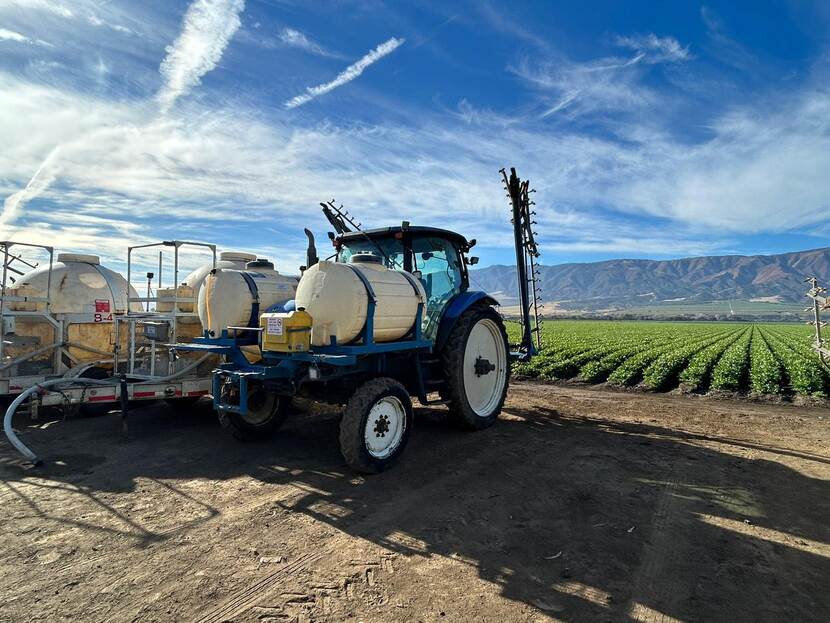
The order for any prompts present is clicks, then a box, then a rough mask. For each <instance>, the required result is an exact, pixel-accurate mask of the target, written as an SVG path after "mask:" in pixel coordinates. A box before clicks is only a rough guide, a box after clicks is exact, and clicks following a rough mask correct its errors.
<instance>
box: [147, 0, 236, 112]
mask: <svg viewBox="0 0 830 623" xmlns="http://www.w3.org/2000/svg"><path fill="white" fill-rule="evenodd" d="M244 8H245V2H244V0H194V1H193V2H192V3H191V4H190V6H189V7H188V9H187V13H186V14H185V16H184V22H183V24H182V31H181V34H180V35H179V37H178V38H177V39H176V41H175V42H174V43H173V44H172V45H171V46H168V48H167V57H166V58H165V59H164V61H163V62H162V64H161V68H160V71H161V74H162V76H163V77H164V79H165V83H164V85H163V86H162V88H161V90H160V91H159V92H158V94H157V96H156V98H157V99H158V101H159V104H160V105H161V110H162V112H165V113H166V112H167V111H169V110H170V108H172V106H173V104H175V102H176V100H177V99H178V98H179V97H181V96H182V95H185V94H186V93H188V92H189V91H190V90H191V89H192V88H193V87H195V86H196V85H198V84H199V82H200V81H201V78H202V76H204V75H205V74H206V73H208V72H209V71H211V70H212V69H214V68H215V67H216V65H217V64H218V63H219V60H220V59H221V58H222V54H223V53H224V51H225V48H226V47H227V45H228V43H229V42H230V40H231V38H232V37H233V35H234V34H235V33H236V31H237V30H238V29H239V26H240V24H241V22H240V19H239V14H240V13H241V12H242V11H243V9H244Z"/></svg>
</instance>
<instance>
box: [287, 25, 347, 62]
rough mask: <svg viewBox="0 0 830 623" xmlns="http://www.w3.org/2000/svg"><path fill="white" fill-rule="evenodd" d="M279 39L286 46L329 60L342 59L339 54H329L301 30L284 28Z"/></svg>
mask: <svg viewBox="0 0 830 623" xmlns="http://www.w3.org/2000/svg"><path fill="white" fill-rule="evenodd" d="M279 37H280V41H282V42H283V44H284V45H287V46H289V47H292V48H298V49H300V50H305V51H306V52H310V53H311V54H316V55H317V56H324V57H328V58H339V57H340V56H339V55H338V54H334V53H333V52H329V51H328V50H327V49H325V48H324V47H323V46H321V45H320V44H319V43H317V42H316V41H312V40H311V39H309V38H308V37H307V36H306V35H304V34H303V33H301V32H300V31H299V30H294V29H293V28H283V29H282V30H281V31H280V34H279Z"/></svg>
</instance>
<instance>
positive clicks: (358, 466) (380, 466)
mask: <svg viewBox="0 0 830 623" xmlns="http://www.w3.org/2000/svg"><path fill="white" fill-rule="evenodd" d="M401 410H402V412H401ZM412 422H413V417H412V400H411V399H410V397H409V393H408V392H407V391H406V389H405V388H404V386H403V385H401V384H400V383H398V381H396V380H394V379H390V378H386V377H380V378H376V379H372V380H371V381H368V382H366V383H364V384H363V385H361V386H360V387H358V388H357V391H355V393H354V394H352V397H351V398H349V402H348V403H347V404H346V408H345V409H344V410H343V418H342V419H341V420H340V452H341V453H342V454H343V458H344V459H346V463H347V464H348V465H349V467H351V468H352V469H354V470H355V471H358V472H363V473H365V474H375V473H377V472H381V471H383V470H385V469H388V468H389V467H391V466H392V465H393V464H394V463H395V461H397V460H398V458H399V457H400V456H401V454H402V453H403V451H404V448H406V443H407V441H409V435H410V432H411V431H412ZM367 439H368V440H367ZM369 440H371V441H369ZM370 443H371V446H370Z"/></svg>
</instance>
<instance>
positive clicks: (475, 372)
mask: <svg viewBox="0 0 830 623" xmlns="http://www.w3.org/2000/svg"><path fill="white" fill-rule="evenodd" d="M488 364H489V366H494V367H493V368H492V369H491V370H490V371H489V372H486V373H482V372H483V368H485V367H489V366H488ZM506 382H507V349H506V348H505V346H504V338H503V337H502V334H501V331H500V330H499V326H498V325H497V324H496V323H495V322H494V321H493V320H490V319H488V318H484V319H482V320H479V321H478V322H477V323H476V324H475V325H474V326H473V328H472V330H471V331H470V334H469V335H468V336H467V345H466V346H465V348H464V392H465V394H466V395H467V403H468V404H469V405H470V408H471V409H472V410H473V412H475V414H476V415H478V416H479V417H489V416H490V415H492V413H493V411H495V409H496V408H497V407H498V405H499V402H500V401H501V395H502V392H503V391H504V384H505V383H506Z"/></svg>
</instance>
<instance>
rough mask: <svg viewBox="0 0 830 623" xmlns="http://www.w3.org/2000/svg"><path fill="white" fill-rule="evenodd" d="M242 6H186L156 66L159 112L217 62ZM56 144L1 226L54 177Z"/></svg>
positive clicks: (208, 1) (6, 208) (225, 1)
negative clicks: (174, 36)
mask: <svg viewBox="0 0 830 623" xmlns="http://www.w3.org/2000/svg"><path fill="white" fill-rule="evenodd" d="M244 9H245V0H194V2H193V3H191V5H190V6H189V7H188V8H187V13H185V16H184V20H183V21H182V31H181V33H180V34H179V36H178V38H177V39H176V41H175V42H173V44H172V45H170V46H168V47H167V56H166V57H165V59H164V60H163V61H162V63H161V66H160V67H159V72H161V75H162V76H163V77H164V84H163V85H162V87H161V89H159V91H158V93H157V94H156V100H157V101H158V102H159V105H160V110H161V113H162V114H166V113H167V112H168V111H169V110H170V109H171V108H172V107H173V105H174V104H175V103H176V100H177V99H178V98H179V97H181V96H182V95H185V94H187V93H188V92H190V90H191V89H192V88H193V87H195V86H197V85H198V84H199V81H200V80H201V79H202V76H204V75H205V74H206V73H208V72H209V71H211V70H212V69H214V68H215V67H216V65H218V64H219V60H220V59H221V58H222V54H223V53H224V51H225V48H226V47H227V46H228V43H229V42H230V40H231V38H232V37H233V35H234V34H235V33H236V31H237V30H238V29H239V26H240V23H241V22H240V19H239V14H240V13H241V12H242V11H243V10H244ZM107 129H108V128H101V129H99V130H98V131H96V132H92V133H90V134H89V135H87V136H86V137H84V138H83V139H81V140H79V141H75V143H77V142H87V143H88V142H90V141H93V140H95V137H96V136H98V135H100V133H101V132H102V131H103V130H107ZM60 150H61V145H58V146H57V147H55V148H54V149H52V151H51V152H49V155H48V156H46V159H45V160H44V161H43V162H42V163H41V165H40V167H38V170H37V171H36V172H35V174H34V176H33V177H32V179H31V180H29V183H28V184H26V187H25V188H24V189H23V190H19V191H17V192H16V193H13V194H11V195H9V196H8V197H7V198H6V200H5V201H4V202H3V211H2V213H0V226H2V225H6V224H8V223H11V222H12V221H13V220H14V219H16V218H17V216H18V215H19V214H20V212H21V210H22V209H23V207H24V206H25V205H26V202H27V201H30V200H31V199H34V198H35V197H37V196H38V195H40V194H41V193H42V192H43V191H44V190H46V189H47V188H48V187H49V185H50V184H51V183H52V182H54V181H55V178H56V177H57V175H56V164H55V160H56V156H57V154H58V152H59V151H60Z"/></svg>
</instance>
